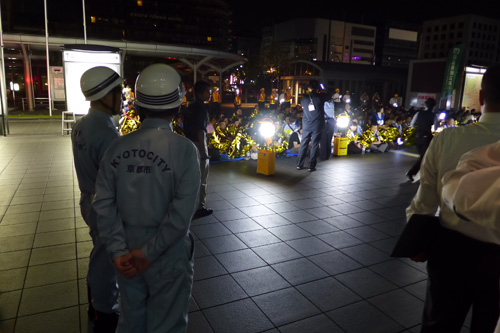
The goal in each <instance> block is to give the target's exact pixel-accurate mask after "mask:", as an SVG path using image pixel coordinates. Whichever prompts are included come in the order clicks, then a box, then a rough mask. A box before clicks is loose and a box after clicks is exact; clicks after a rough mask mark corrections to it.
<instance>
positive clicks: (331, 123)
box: [319, 118, 335, 160]
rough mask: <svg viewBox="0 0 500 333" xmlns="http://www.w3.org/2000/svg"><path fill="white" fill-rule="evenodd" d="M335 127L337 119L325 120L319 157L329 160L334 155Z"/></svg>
mask: <svg viewBox="0 0 500 333" xmlns="http://www.w3.org/2000/svg"><path fill="white" fill-rule="evenodd" d="M334 129H335V119H333V118H330V119H328V120H325V127H324V128H323V130H322V131H321V141H320V144H319V159H320V160H327V159H329V158H330V155H332V138H333V131H334Z"/></svg>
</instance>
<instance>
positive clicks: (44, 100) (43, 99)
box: [21, 97, 49, 111]
mask: <svg viewBox="0 0 500 333" xmlns="http://www.w3.org/2000/svg"><path fill="white" fill-rule="evenodd" d="M25 100H27V98H21V102H22V103H23V111H25V110H24V101H25ZM37 103H39V104H40V105H47V107H49V98H48V97H36V98H35V104H37Z"/></svg>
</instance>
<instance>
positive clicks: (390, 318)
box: [325, 299, 418, 333]
mask: <svg viewBox="0 0 500 333" xmlns="http://www.w3.org/2000/svg"><path fill="white" fill-rule="evenodd" d="M361 302H366V303H368V304H369V305H370V306H373V307H374V308H375V309H377V310H378V311H380V312H382V313H383V314H384V316H385V317H386V318H387V319H389V320H391V321H392V322H394V323H395V324H396V325H398V326H400V327H402V329H401V330H400V331H397V333H405V332H407V331H408V327H405V326H404V325H402V324H400V323H398V322H397V321H396V320H394V319H393V318H392V317H390V316H388V315H387V314H386V313H385V312H383V311H382V310H381V309H379V308H377V307H376V306H375V305H373V304H372V303H370V302H368V301H367V300H366V299H362V300H359V301H357V302H354V303H350V304H346V305H343V306H341V307H338V308H336V309H334V310H330V311H327V312H325V315H326V316H327V317H328V318H330V319H331V320H332V321H333V322H335V320H334V319H333V318H332V317H330V316H329V315H328V313H331V312H333V311H337V310H339V309H342V308H346V307H348V306H352V305H353V304H356V303H361ZM335 323H336V324H337V326H339V327H340V328H341V329H342V330H344V327H343V326H341V325H340V324H338V323H337V322H335ZM416 326H417V327H418V325H416ZM412 327H414V326H412ZM346 332H348V331H346ZM394 333H396V332H394Z"/></svg>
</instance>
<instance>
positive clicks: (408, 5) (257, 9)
mask: <svg viewBox="0 0 500 333" xmlns="http://www.w3.org/2000/svg"><path fill="white" fill-rule="evenodd" d="M226 2H227V3H228V4H229V5H230V6H231V7H232V8H233V17H234V30H235V34H239V35H250V34H256V33H260V30H261V28H262V27H263V26H266V25H272V24H273V23H278V22H280V21H285V20H288V19H293V18H298V17H318V18H330V19H334V20H344V21H349V22H358V23H361V21H363V22H364V23H365V24H374V23H373V22H377V21H379V22H380V21H383V20H385V19H388V18H394V19H396V20H397V21H401V22H405V21H408V22H416V23H421V22H422V21H425V20H428V19H434V18H438V17H443V16H453V15H458V14H465V13H473V12H475V13H477V14H480V15H485V16H491V15H494V17H495V18H497V19H500V14H499V12H500V11H498V10H497V9H496V7H497V1H495V0H474V1H470V0H455V1H451V0H416V1H415V0H414V1H408V0H399V1H396V0H390V1H383V0H373V1H371V2H365V1H355V0H344V1H342V0H341V1H334V0H323V1H319V0H307V1H303V2H302V4H301V5H295V4H294V1H293V0H291V1H290V0H289V1H273V0H267V1H263V0H246V1H245V0H239V1H238V0H226ZM370 21H371V22H370Z"/></svg>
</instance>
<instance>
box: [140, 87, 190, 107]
mask: <svg viewBox="0 0 500 333" xmlns="http://www.w3.org/2000/svg"><path fill="white" fill-rule="evenodd" d="M135 99H136V101H137V102H139V103H142V104H143V105H150V106H162V105H169V104H173V103H175V102H178V101H179V100H180V99H181V93H180V91H179V89H177V90H174V91H173V92H171V93H170V94H167V95H161V96H153V95H146V94H144V93H142V92H140V91H137V92H136V96H135Z"/></svg>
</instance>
